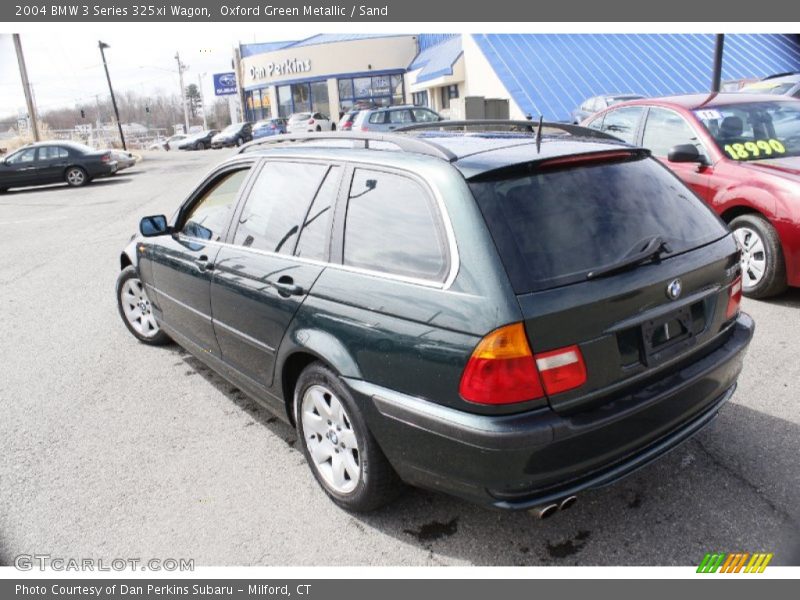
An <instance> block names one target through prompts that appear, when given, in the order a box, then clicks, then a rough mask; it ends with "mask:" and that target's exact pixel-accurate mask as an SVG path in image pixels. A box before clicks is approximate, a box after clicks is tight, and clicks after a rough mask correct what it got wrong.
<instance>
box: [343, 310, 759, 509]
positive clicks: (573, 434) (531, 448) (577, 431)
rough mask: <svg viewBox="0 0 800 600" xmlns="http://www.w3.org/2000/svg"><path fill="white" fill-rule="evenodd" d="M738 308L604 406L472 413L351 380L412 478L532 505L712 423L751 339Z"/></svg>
mask: <svg viewBox="0 0 800 600" xmlns="http://www.w3.org/2000/svg"><path fill="white" fill-rule="evenodd" d="M753 331H754V324H753V321H752V319H751V318H750V317H749V316H747V315H745V314H742V315H740V316H739V318H738V319H737V320H736V322H735V323H734V324H733V325H732V326H731V327H730V328H729V330H728V331H727V332H726V333H725V334H723V335H724V336H725V339H724V342H723V343H721V344H720V345H718V347H716V348H715V349H714V350H713V351H710V352H708V353H707V354H705V355H704V356H703V357H702V358H699V359H698V360H696V361H694V362H693V363H692V364H690V365H688V366H685V367H684V368H682V369H680V370H677V371H674V372H672V373H670V374H668V375H666V376H664V377H663V378H661V379H659V380H657V381H654V382H651V383H649V384H648V385H646V386H645V387H642V388H639V389H637V390H635V391H633V392H628V393H627V394H625V395H621V396H620V397H616V398H610V399H609V400H608V402H606V403H605V404H603V405H602V406H599V407H598V408H595V409H592V410H588V411H583V412H579V413H575V414H571V415H563V414H559V413H556V412H555V411H553V410H551V409H549V408H545V409H540V410H536V411H530V412H526V413H519V414H514V415H503V416H486V415H476V414H472V413H466V412H461V411H457V410H454V409H451V408H447V407H443V406H440V405H437V404H433V403H431V402H427V401H424V400H420V399H418V398H413V397H410V396H406V395H403V394H398V393H397V392H393V391H391V390H387V389H385V388H381V387H377V386H374V385H372V384H369V383H366V382H364V381H361V380H346V381H347V383H348V385H349V386H350V388H351V391H352V392H353V394H354V396H355V398H356V400H357V401H358V402H359V404H360V405H361V406H362V408H363V411H364V414H365V415H366V417H367V420H368V423H369V426H370V429H371V431H372V433H373V435H374V436H375V438H376V440H377V441H378V443H379V444H380V446H381V448H382V449H383V451H384V453H385V454H386V456H387V458H388V459H389V461H390V462H391V463H392V465H393V466H394V467H395V469H396V470H397V472H398V474H399V475H400V476H401V478H403V479H404V480H405V481H407V482H408V483H411V484H413V485H417V486H420V487H426V488H431V489H436V490H440V491H443V492H446V493H449V494H453V495H456V496H459V497H462V498H465V499H467V500H470V501H473V502H477V503H479V504H483V505H487V506H493V507H495V508H500V509H526V508H531V507H533V506H537V505H541V504H545V503H549V502H553V501H557V500H560V499H562V498H565V497H567V496H570V495H574V494H576V493H578V492H581V491H583V490H586V489H590V488H595V487H600V486H603V485H607V484H609V483H612V482H613V481H616V480H618V479H620V478H622V477H625V476H626V475H628V474H630V473H632V472H633V471H635V470H637V469H639V468H641V467H643V466H645V465H647V464H648V463H650V462H652V461H653V460H655V459H657V458H658V457H660V456H662V455H663V454H665V453H666V452H668V451H669V450H671V449H672V448H675V447H676V446H677V445H679V444H680V443H682V442H683V441H685V440H686V439H688V438H689V437H691V436H692V435H694V434H695V433H696V432H697V431H699V430H700V429H702V428H703V427H704V426H705V425H706V424H708V423H709V422H710V421H711V420H712V419H713V418H714V417H715V416H716V414H717V412H718V410H719V409H720V407H721V406H722V404H724V403H725V402H726V401H727V400H728V399H729V398H730V397H731V396H732V395H733V392H734V390H735V388H736V380H737V377H738V375H739V373H740V371H741V369H742V360H743V357H744V351H745V350H746V348H747V345H748V344H749V342H750V340H751V339H752V336H753Z"/></svg>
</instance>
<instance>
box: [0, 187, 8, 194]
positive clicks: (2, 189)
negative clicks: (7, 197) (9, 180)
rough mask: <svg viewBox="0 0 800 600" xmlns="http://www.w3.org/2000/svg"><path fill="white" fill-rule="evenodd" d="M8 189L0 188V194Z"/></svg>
mask: <svg viewBox="0 0 800 600" xmlns="http://www.w3.org/2000/svg"><path fill="white" fill-rule="evenodd" d="M7 191H8V188H0V194H5V193H6V192H7Z"/></svg>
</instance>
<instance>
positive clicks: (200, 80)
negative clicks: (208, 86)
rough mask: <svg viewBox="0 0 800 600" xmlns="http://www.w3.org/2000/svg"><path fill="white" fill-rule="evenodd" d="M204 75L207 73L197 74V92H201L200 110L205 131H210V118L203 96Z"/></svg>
mask: <svg viewBox="0 0 800 600" xmlns="http://www.w3.org/2000/svg"><path fill="white" fill-rule="evenodd" d="M203 75H205V73H198V74H197V91H198V92H200V105H201V107H200V110H202V111H203V131H208V118H207V117H206V98H205V95H204V94H203Z"/></svg>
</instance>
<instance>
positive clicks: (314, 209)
mask: <svg viewBox="0 0 800 600" xmlns="http://www.w3.org/2000/svg"><path fill="white" fill-rule="evenodd" d="M341 171H342V168H341V167H331V169H330V171H328V174H327V175H326V176H325V181H324V182H323V183H322V185H321V186H320V188H319V191H318V192H317V196H316V197H315V198H314V201H313V202H312V203H311V206H310V207H309V209H308V211H307V212H306V215H305V217H304V219H303V221H302V225H301V226H300V232H299V233H298V237H299V238H300V239H299V240H298V241H297V248H296V249H295V252H294V254H295V256H301V257H303V258H312V259H315V260H327V258H328V240H329V233H330V230H331V219H332V218H333V207H334V205H335V203H336V196H337V194H338V192H339V182H340V180H341V178H342V173H341Z"/></svg>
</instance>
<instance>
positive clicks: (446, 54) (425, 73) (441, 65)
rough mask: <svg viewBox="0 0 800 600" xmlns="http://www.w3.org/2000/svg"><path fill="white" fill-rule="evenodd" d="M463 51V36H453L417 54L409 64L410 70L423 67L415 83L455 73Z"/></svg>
mask: <svg viewBox="0 0 800 600" xmlns="http://www.w3.org/2000/svg"><path fill="white" fill-rule="evenodd" d="M462 53H463V49H462V47H461V36H460V35H459V36H455V37H451V38H449V39H446V40H445V41H443V42H441V43H439V44H436V45H434V46H429V47H427V48H425V49H424V50H422V52H420V53H419V54H417V56H416V58H415V59H414V60H413V62H412V63H411V64H410V65H409V66H408V70H409V71H415V70H417V69H420V68H421V69H422V70H421V71H420V72H419V73H418V74H417V79H416V81H415V83H422V82H423V81H430V80H431V79H436V78H437V77H444V76H447V75H452V74H453V66H454V65H455V64H456V61H457V60H458V58H459V57H460V56H461V54H462Z"/></svg>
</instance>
